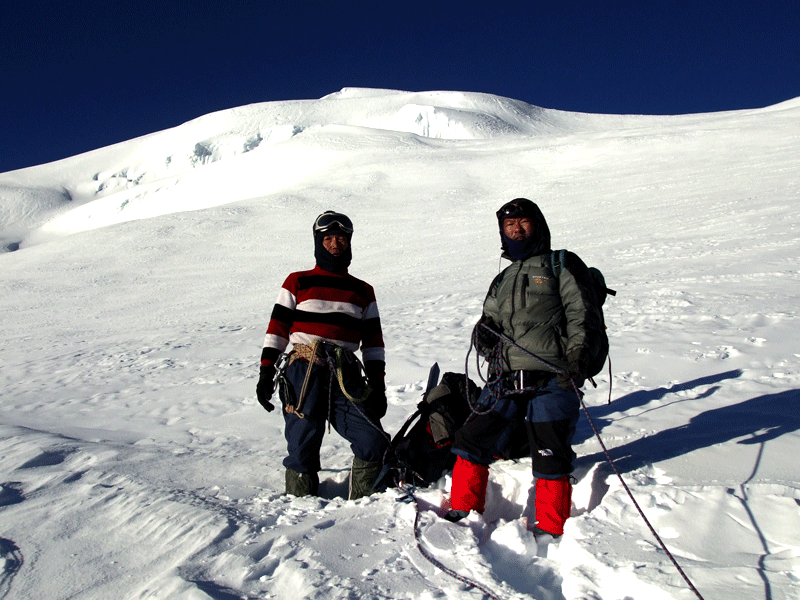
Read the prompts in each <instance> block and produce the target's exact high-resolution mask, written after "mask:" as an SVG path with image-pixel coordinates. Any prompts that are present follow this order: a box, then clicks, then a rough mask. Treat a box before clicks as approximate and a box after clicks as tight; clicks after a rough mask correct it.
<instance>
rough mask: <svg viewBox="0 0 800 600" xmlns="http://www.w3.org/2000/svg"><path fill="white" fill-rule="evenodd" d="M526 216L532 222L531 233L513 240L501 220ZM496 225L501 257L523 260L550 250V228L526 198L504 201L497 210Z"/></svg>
mask: <svg viewBox="0 0 800 600" xmlns="http://www.w3.org/2000/svg"><path fill="white" fill-rule="evenodd" d="M519 217H528V218H529V219H530V220H531V221H532V222H533V234H532V235H531V236H530V237H527V238H525V239H524V240H520V241H515V240H512V239H511V238H510V237H508V236H507V235H506V234H505V232H504V231H503V221H504V220H505V219H507V218H519ZM497 225H498V227H499V228H500V243H501V246H502V249H503V254H502V256H503V258H507V259H509V260H514V261H515V260H525V259H526V258H530V257H531V256H537V255H539V254H544V253H545V252H550V228H549V227H548V226H547V221H545V219H544V215H543V214H542V211H541V210H539V207H538V206H536V204H534V203H533V202H531V201H530V200H528V199H527V198H516V199H514V200H512V201H511V202H507V203H505V204H504V205H503V206H502V207H500V210H498V211H497Z"/></svg>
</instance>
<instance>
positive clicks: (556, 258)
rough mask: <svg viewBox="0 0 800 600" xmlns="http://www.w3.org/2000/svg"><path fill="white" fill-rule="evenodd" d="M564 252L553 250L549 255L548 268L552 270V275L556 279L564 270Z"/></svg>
mask: <svg viewBox="0 0 800 600" xmlns="http://www.w3.org/2000/svg"><path fill="white" fill-rule="evenodd" d="M566 253H567V251H566V250H563V249H562V250H553V252H552V253H551V254H550V268H551V269H552V270H553V275H555V276H556V279H558V278H559V277H560V276H561V271H563V270H564V255H565V254H566Z"/></svg>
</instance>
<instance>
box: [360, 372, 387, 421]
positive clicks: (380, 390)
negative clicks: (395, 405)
mask: <svg viewBox="0 0 800 600" xmlns="http://www.w3.org/2000/svg"><path fill="white" fill-rule="evenodd" d="M385 370H386V363H385V362H383V361H382V360H368V361H367V362H366V363H364V371H365V372H366V374H367V381H368V382H369V387H371V388H372V392H370V394H369V398H367V403H368V404H369V407H370V412H371V413H372V414H373V415H375V417H376V418H378V419H382V418H383V417H384V415H386V383H385V378H386V374H385V373H384V371H385Z"/></svg>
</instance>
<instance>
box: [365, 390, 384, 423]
mask: <svg viewBox="0 0 800 600" xmlns="http://www.w3.org/2000/svg"><path fill="white" fill-rule="evenodd" d="M368 402H369V405H370V410H371V411H372V414H373V415H375V417H376V418H378V419H382V418H383V417H384V416H385V415H386V408H387V402H386V392H385V391H383V390H372V392H371V393H370V395H369V400H368Z"/></svg>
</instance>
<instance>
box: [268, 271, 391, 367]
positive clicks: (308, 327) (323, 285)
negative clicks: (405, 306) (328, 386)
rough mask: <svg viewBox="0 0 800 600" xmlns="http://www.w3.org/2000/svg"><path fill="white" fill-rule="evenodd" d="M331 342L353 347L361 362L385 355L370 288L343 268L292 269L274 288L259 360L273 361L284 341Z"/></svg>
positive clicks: (373, 296)
mask: <svg viewBox="0 0 800 600" xmlns="http://www.w3.org/2000/svg"><path fill="white" fill-rule="evenodd" d="M317 339H320V340H322V341H327V342H331V343H333V344H336V345H337V346H341V347H343V348H346V349H348V350H351V351H353V352H355V351H356V350H358V349H359V347H360V348H361V354H362V358H363V361H364V363H365V364H366V363H367V362H368V361H373V360H379V361H385V360H386V353H385V349H384V344H383V332H382V330H381V319H380V315H379V314H378V304H377V302H376V301H375V291H374V290H373V289H372V286H371V285H369V284H368V283H366V282H364V281H361V280H360V279H356V278H355V277H353V276H352V275H350V274H349V273H346V272H345V273H331V272H329V271H325V270H324V269H321V268H320V267H318V266H317V267H314V268H313V269H311V270H310V271H299V272H297V273H292V274H291V275H289V276H288V277H287V278H286V281H284V283H283V286H282V287H281V290H280V292H279V293H278V300H277V301H276V302H275V307H274V308H273V310H272V316H271V318H270V321H269V326H268V327H267V335H266V337H265V339H264V349H263V350H262V352H261V364H262V365H273V364H275V361H276V360H277V358H278V356H279V355H280V353H281V352H283V351H284V350H286V347H287V346H288V345H289V344H311V343H313V342H314V341H315V340H317Z"/></svg>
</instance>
